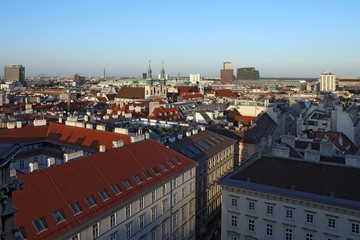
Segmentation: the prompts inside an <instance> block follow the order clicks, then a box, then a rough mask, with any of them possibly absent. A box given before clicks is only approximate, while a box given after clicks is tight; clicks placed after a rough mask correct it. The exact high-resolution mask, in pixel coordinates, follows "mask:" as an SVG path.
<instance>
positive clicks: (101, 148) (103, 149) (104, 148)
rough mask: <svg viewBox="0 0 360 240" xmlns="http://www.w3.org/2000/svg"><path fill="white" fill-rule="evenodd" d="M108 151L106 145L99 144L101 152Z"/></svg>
mask: <svg viewBox="0 0 360 240" xmlns="http://www.w3.org/2000/svg"><path fill="white" fill-rule="evenodd" d="M105 151H106V146H105V145H100V146H99V152H101V153H104V152H105Z"/></svg>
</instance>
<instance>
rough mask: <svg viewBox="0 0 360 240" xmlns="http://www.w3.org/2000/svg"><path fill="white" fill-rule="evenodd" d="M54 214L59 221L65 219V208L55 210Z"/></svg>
mask: <svg viewBox="0 0 360 240" xmlns="http://www.w3.org/2000/svg"><path fill="white" fill-rule="evenodd" d="M53 216H54V218H55V219H56V222H57V223H61V222H62V221H64V220H65V213H64V210H63V209H59V210H57V211H55V212H53Z"/></svg>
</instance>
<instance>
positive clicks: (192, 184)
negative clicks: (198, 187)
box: [190, 183, 194, 193]
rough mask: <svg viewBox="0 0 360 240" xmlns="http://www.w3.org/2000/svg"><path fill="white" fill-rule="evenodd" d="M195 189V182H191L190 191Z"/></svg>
mask: <svg viewBox="0 0 360 240" xmlns="http://www.w3.org/2000/svg"><path fill="white" fill-rule="evenodd" d="M193 191H194V183H190V193H192V192H193Z"/></svg>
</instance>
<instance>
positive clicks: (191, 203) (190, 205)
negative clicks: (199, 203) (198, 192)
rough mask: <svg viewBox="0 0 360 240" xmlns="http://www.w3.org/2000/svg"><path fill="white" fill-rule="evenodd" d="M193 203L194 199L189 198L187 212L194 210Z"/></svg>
mask: <svg viewBox="0 0 360 240" xmlns="http://www.w3.org/2000/svg"><path fill="white" fill-rule="evenodd" d="M194 205H195V200H194V199H191V200H190V202H189V214H191V213H193V212H194V210H195V207H194Z"/></svg>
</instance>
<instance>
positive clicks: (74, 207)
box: [70, 202, 82, 215]
mask: <svg viewBox="0 0 360 240" xmlns="http://www.w3.org/2000/svg"><path fill="white" fill-rule="evenodd" d="M70 207H71V209H72V210H73V212H74V214H75V215H76V214H78V213H80V212H81V211H82V209H81V207H80V205H79V203H78V202H74V203H72V204H71V205H70Z"/></svg>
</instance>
